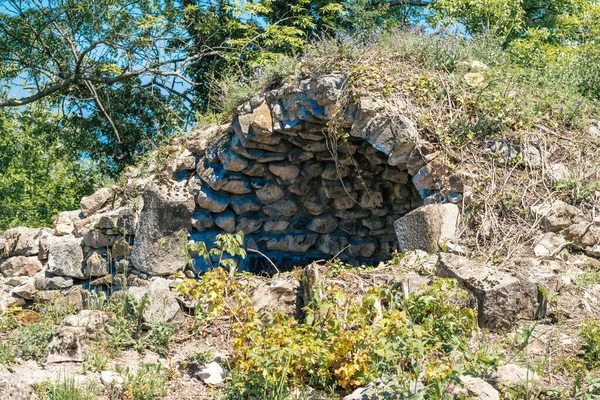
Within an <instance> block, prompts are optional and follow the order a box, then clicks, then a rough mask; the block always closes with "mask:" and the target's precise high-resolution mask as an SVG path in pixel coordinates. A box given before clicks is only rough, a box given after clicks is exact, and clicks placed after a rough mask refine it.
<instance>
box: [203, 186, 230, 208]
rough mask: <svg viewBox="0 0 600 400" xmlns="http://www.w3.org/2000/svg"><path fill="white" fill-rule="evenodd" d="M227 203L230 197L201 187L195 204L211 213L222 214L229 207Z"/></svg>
mask: <svg viewBox="0 0 600 400" xmlns="http://www.w3.org/2000/svg"><path fill="white" fill-rule="evenodd" d="M229 202H230V197H229V195H228V194H227V193H218V192H214V191H212V190H211V189H210V188H208V187H207V186H205V185H202V187H201V188H200V191H199V192H198V195H197V196H196V203H197V204H198V205H199V206H200V207H201V208H203V209H205V210H207V211H210V212H213V213H220V212H223V211H224V210H225V209H226V208H227V206H228V205H229Z"/></svg>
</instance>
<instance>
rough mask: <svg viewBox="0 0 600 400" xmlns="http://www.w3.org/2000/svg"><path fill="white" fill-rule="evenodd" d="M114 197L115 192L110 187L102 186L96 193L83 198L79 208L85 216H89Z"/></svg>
mask: <svg viewBox="0 0 600 400" xmlns="http://www.w3.org/2000/svg"><path fill="white" fill-rule="evenodd" d="M112 197H113V192H112V190H110V189H109V188H102V189H100V190H98V191H97V192H96V193H94V194H92V195H90V196H86V197H84V198H83V199H81V202H80V203H79V208H80V209H81V214H83V216H84V217H89V216H90V215H92V214H95V213H96V211H98V210H100V209H101V208H102V207H103V206H104V205H105V204H106V203H107V202H108V200H110V199H111V198H112Z"/></svg>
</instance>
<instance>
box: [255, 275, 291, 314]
mask: <svg viewBox="0 0 600 400" xmlns="http://www.w3.org/2000/svg"><path fill="white" fill-rule="evenodd" d="M298 287H299V284H298V281H297V280H294V279H274V280H272V281H271V282H268V283H262V284H261V285H259V286H258V287H257V288H256V289H255V290H254V291H253V292H252V299H251V301H252V306H253V307H254V309H255V310H256V311H257V312H259V313H261V312H264V311H266V310H270V311H281V312H285V313H288V314H292V313H294V312H295V311H296V297H297V291H298Z"/></svg>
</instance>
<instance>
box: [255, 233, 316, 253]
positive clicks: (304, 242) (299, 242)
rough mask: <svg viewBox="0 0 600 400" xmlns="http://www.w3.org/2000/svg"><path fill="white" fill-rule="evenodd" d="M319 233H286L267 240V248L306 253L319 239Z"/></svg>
mask: <svg viewBox="0 0 600 400" xmlns="http://www.w3.org/2000/svg"><path fill="white" fill-rule="evenodd" d="M318 237H319V235H317V234H308V235H302V234H298V235H285V236H281V237H277V238H270V239H269V240H267V249H268V250H270V251H289V252H293V253H304V252H306V251H307V250H308V249H309V248H311V247H312V246H313V245H314V244H315V242H316V241H317V239H318Z"/></svg>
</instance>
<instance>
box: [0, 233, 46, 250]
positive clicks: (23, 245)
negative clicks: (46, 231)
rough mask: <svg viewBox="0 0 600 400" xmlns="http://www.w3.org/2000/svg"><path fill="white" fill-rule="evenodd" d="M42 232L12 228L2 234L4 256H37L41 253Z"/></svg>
mask: <svg viewBox="0 0 600 400" xmlns="http://www.w3.org/2000/svg"><path fill="white" fill-rule="evenodd" d="M40 235H41V230H40V229H33V228H23V227H19V228H12V229H8V230H6V231H5V232H4V233H3V234H2V239H3V241H4V256H5V257H12V256H35V255H37V254H38V252H39V247H40V246H39V240H40Z"/></svg>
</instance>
